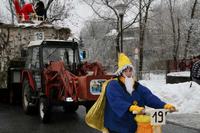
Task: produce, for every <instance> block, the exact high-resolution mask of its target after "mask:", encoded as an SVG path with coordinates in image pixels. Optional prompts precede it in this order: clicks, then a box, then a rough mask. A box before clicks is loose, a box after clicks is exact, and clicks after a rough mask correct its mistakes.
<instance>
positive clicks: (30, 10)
mask: <svg viewBox="0 0 200 133" xmlns="http://www.w3.org/2000/svg"><path fill="white" fill-rule="evenodd" d="M14 5H15V11H16V15H17V16H18V19H19V21H22V20H24V21H29V20H30V15H31V14H35V10H34V5H33V3H27V4H24V5H23V6H22V7H21V6H20V3H19V1H18V0H14Z"/></svg>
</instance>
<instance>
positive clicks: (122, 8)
mask: <svg viewBox="0 0 200 133" xmlns="http://www.w3.org/2000/svg"><path fill="white" fill-rule="evenodd" d="M114 7H115V9H116V10H117V12H118V15H119V17H120V39H121V49H120V52H123V17H124V14H125V11H126V8H127V5H125V4H124V2H123V1H121V2H120V3H118V4H116V5H115V6H114Z"/></svg>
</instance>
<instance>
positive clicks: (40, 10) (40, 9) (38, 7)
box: [35, 1, 46, 20]
mask: <svg viewBox="0 0 200 133" xmlns="http://www.w3.org/2000/svg"><path fill="white" fill-rule="evenodd" d="M35 12H36V14H37V16H38V17H39V18H38V20H45V19H46V10H45V6H44V3H43V2H42V1H38V2H37V3H36V4H35Z"/></svg>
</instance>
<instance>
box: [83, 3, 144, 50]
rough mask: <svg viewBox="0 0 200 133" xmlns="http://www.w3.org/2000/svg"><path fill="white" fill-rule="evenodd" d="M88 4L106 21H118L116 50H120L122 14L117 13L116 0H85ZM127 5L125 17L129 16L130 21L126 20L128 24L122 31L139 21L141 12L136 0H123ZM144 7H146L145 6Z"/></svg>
mask: <svg viewBox="0 0 200 133" xmlns="http://www.w3.org/2000/svg"><path fill="white" fill-rule="evenodd" d="M83 1H84V2H85V3H86V4H87V5H89V6H90V7H91V9H92V10H93V11H94V13H95V14H96V15H97V16H98V17H99V18H101V19H103V20H105V21H108V22H110V21H114V22H115V23H116V28H115V29H116V30H117V32H118V34H117V36H116V44H117V45H116V51H120V48H119V41H120V32H121V31H120V28H119V25H120V16H119V14H118V13H117V10H116V9H115V8H114V6H115V2H116V1H115V0H83ZM123 2H124V3H125V5H127V10H126V13H125V19H126V17H131V18H129V22H126V24H125V25H124V26H123V29H122V31H124V30H125V29H128V28H129V27H130V26H131V25H133V24H134V23H136V22H137V20H138V16H139V13H138V12H137V10H135V9H138V4H137V3H136V0H123ZM143 8H144V7H143Z"/></svg>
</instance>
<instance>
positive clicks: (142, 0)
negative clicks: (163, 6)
mask: <svg viewBox="0 0 200 133" xmlns="http://www.w3.org/2000/svg"><path fill="white" fill-rule="evenodd" d="M152 2H153V0H139V26H140V27H139V29H140V30H139V49H140V52H139V72H141V71H142V70H143V51H144V39H145V31H146V25H147V21H148V17H149V9H150V5H151V4H152ZM142 5H145V6H144V7H145V8H144V9H142ZM138 78H139V79H141V78H142V77H141V75H139V77H138Z"/></svg>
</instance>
